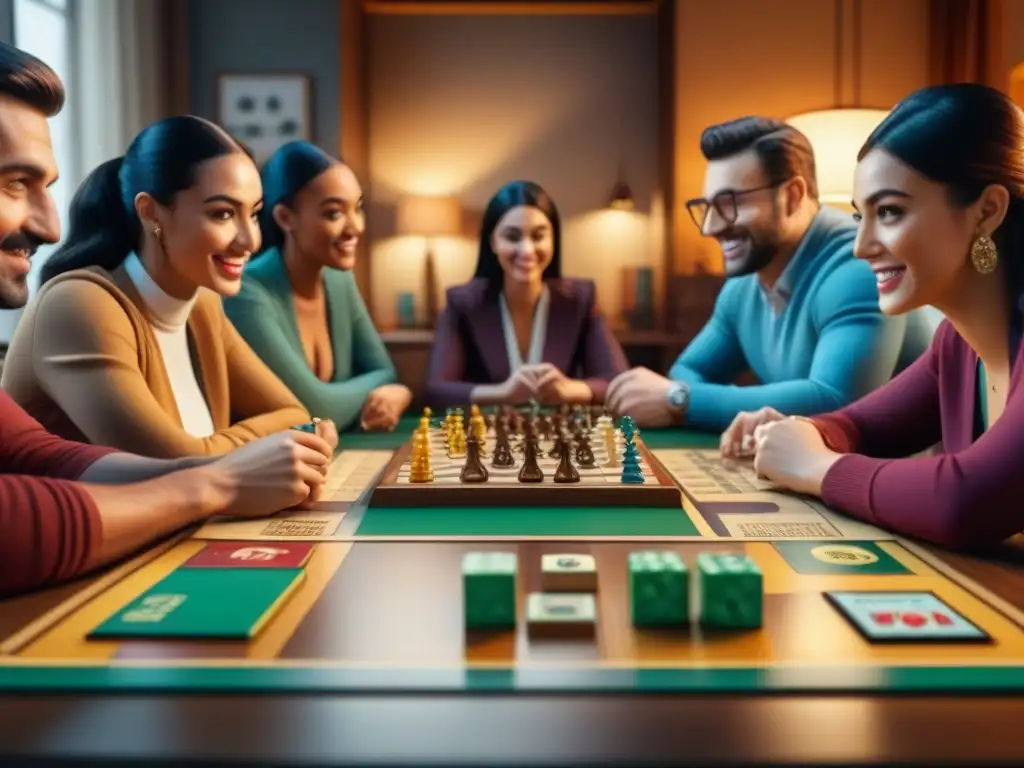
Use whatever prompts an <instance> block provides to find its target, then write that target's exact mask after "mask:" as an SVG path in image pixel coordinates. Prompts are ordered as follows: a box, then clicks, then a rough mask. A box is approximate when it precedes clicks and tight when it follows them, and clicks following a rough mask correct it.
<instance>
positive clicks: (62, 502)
mask: <svg viewBox="0 0 1024 768" xmlns="http://www.w3.org/2000/svg"><path fill="white" fill-rule="evenodd" d="M100 530H101V523H100V518H99V511H98V510H97V509H96V505H95V503H94V502H93V500H92V498H91V497H90V496H89V494H88V493H86V492H85V490H84V489H83V488H82V487H81V486H80V485H78V484H77V483H74V482H72V481H70V480H51V479H48V478H43V477H26V476H24V475H20V476H10V475H0V597H5V596H8V595H13V594H17V593H20V592H24V591H28V590H32V589H36V588H38V587H43V586H47V585H50V584H57V583H60V582H62V581H66V580H68V579H71V578H74V577H75V576H77V575H79V574H80V573H81V572H82V571H83V570H84V569H85V568H86V566H87V565H88V563H89V559H90V556H91V555H92V551H93V548H94V547H95V546H96V544H97V543H98V540H99V538H100Z"/></svg>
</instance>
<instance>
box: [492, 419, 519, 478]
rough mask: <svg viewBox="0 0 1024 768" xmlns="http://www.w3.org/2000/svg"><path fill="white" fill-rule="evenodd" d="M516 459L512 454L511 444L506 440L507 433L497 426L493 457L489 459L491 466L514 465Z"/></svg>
mask: <svg viewBox="0 0 1024 768" xmlns="http://www.w3.org/2000/svg"><path fill="white" fill-rule="evenodd" d="M515 465H516V460H515V458H513V456H512V445H511V444H510V443H509V441H508V433H507V432H506V431H505V430H504V429H502V428H500V427H499V428H498V432H497V435H496V439H495V443H494V457H493V458H492V459H491V466H494V467H503V468H504V467H514V466H515Z"/></svg>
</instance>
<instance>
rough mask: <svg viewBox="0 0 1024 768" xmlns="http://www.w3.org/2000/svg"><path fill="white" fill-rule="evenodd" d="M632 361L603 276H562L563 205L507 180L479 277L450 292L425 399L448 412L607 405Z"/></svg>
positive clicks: (484, 232) (484, 243) (483, 246)
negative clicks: (476, 407) (613, 327)
mask: <svg viewBox="0 0 1024 768" xmlns="http://www.w3.org/2000/svg"><path fill="white" fill-rule="evenodd" d="M627 367H628V363H627V362H626V356H625V354H623V351H622V347H621V346H620V345H619V342H618V341H617V340H616V339H615V337H614V336H613V335H612V334H611V332H610V331H609V330H608V327H607V325H606V324H605V321H604V318H602V316H601V314H600V312H599V311H598V309H597V299H596V296H595V289H594V284H593V282H591V281H589V280H572V279H569V278H563V277H562V276H561V228H560V222H559V217H558V209H557V208H556V207H555V204H554V202H552V200H551V198H550V197H549V196H548V194H547V193H546V192H545V191H544V190H543V189H541V188H540V187H539V186H538V185H536V184H534V183H533V182H529V181H515V182H512V183H510V184H506V185H505V186H504V187H502V188H501V189H500V190H498V193H497V194H496V195H495V196H494V197H493V198H491V201H490V203H488V205H487V210H486V211H485V212H484V220H483V226H482V227H481V231H480V256H479V258H478V260H477V265H476V274H475V275H474V278H473V280H471V281H470V282H469V283H466V284H465V285H460V286H457V287H455V288H451V289H449V290H448V292H447V306H446V307H445V309H444V311H443V312H442V313H441V316H440V317H439V318H438V322H437V329H436V331H435V335H434V346H433V348H432V349H431V352H430V366H429V371H428V375H427V385H426V390H425V393H424V394H425V400H426V401H427V403H429V404H430V405H432V406H435V407H438V408H448V407H454V406H459V405H466V404H469V403H476V404H480V405H488V404H510V405H514V404H519V403H525V402H528V401H530V400H531V399H536V400H537V401H539V402H544V403H571V404H576V403H601V402H603V401H604V394H605V390H606V389H607V387H608V382H609V381H611V379H613V378H614V377H615V376H616V375H617V374H619V373H622V372H623V371H625V370H626V368H627Z"/></svg>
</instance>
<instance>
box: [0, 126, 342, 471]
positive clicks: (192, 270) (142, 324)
mask: <svg viewBox="0 0 1024 768" xmlns="http://www.w3.org/2000/svg"><path fill="white" fill-rule="evenodd" d="M262 197H263V192H262V186H261V184H260V178H259V174H258V172H257V169H256V167H255V165H254V164H253V162H252V159H251V158H250V157H249V156H248V155H247V154H246V153H245V152H244V151H243V150H242V148H241V146H240V145H239V144H238V143H237V142H236V141H235V140H234V139H232V138H231V137H230V136H229V135H228V134H227V133H226V132H224V131H223V130H222V129H221V128H219V127H217V126H216V125H214V124H212V123H210V122H208V121H206V120H202V119H200V118H197V117H191V116H180V117H170V118H167V119H164V120H161V121H159V122H157V123H154V124H153V125H150V126H149V127H148V128H146V129H145V130H144V131H142V133H140V134H139V135H138V136H137V137H136V138H135V140H134V141H133V142H132V143H131V145H130V146H129V147H128V151H127V152H126V154H125V155H124V157H123V158H118V159H116V160H110V161H108V162H106V163H104V164H103V165H101V166H100V167H99V168H97V169H96V170H95V171H93V172H92V174H90V176H89V177H88V178H87V179H86V180H85V182H84V183H83V184H82V186H81V187H80V188H79V190H78V191H77V193H76V194H75V197H74V199H73V200H72V203H71V213H70V219H71V222H70V229H69V232H68V237H67V239H66V240H65V242H64V244H63V245H62V246H61V247H60V248H59V249H58V250H57V251H56V252H55V253H54V254H53V255H52V256H51V257H50V259H49V260H48V262H47V263H46V265H45V266H44V268H43V270H42V277H43V283H44V284H43V287H42V289H41V290H40V291H39V294H38V295H37V296H36V298H35V300H34V301H33V302H32V303H31V304H30V305H29V307H28V309H27V310H26V312H25V315H24V316H23V317H22V319H21V321H20V322H19V324H18V328H17V331H16V333H15V335H14V338H13V340H12V341H11V345H10V349H9V352H8V357H7V360H6V362H5V365H4V369H3V381H2V386H3V388H4V389H5V390H6V391H7V392H8V394H10V395H11V397H13V398H14V399H15V400H16V401H17V402H18V403H19V404H20V405H21V406H22V407H23V408H25V410H27V411H28V412H29V413H30V414H32V415H33V416H34V417H35V418H36V419H37V420H38V421H40V422H41V423H42V424H43V425H44V426H45V427H47V428H48V429H49V430H50V431H51V432H54V433H56V434H58V435H61V436H63V437H66V438H70V439H76V440H81V441H85V442H91V443H94V444H98V445H105V446H110V447H113V448H117V449H120V450H122V451H129V452H132V453H137V454H141V455H144V456H152V457H156V458H178V457H187V456H215V455H220V454H224V453H227V452H228V451H230V450H232V449H233V448H236V447H238V446H240V445H243V444H245V443H248V442H250V441H253V440H256V439H258V438H261V437H264V436H266V435H269V434H271V433H274V432H278V431H281V430H285V429H288V428H289V427H292V426H295V425H298V424H300V423H303V422H308V421H309V415H308V413H307V412H306V410H305V409H304V408H303V407H302V405H301V404H300V403H299V402H298V400H297V399H296V398H295V396H294V395H293V394H292V393H291V392H290V391H289V390H288V388H287V387H286V386H285V385H284V384H283V383H282V382H281V381H280V380H279V379H278V378H277V377H276V376H275V375H274V374H273V373H272V372H271V371H270V370H269V369H268V368H267V367H266V366H265V365H264V364H263V362H262V361H261V360H260V359H259V357H258V356H257V355H256V354H255V353H254V352H253V351H252V350H251V349H250V348H249V346H248V345H247V344H246V343H245V341H244V340H243V339H242V338H241V336H239V335H238V333H237V332H236V331H235V329H234V327H233V326H232V325H231V323H230V322H229V321H228V320H227V318H226V317H225V315H224V311H223V308H222V306H221V297H224V296H231V295H233V294H235V293H237V292H238V289H239V285H240V283H241V277H242V270H243V267H244V265H245V263H246V262H247V261H248V259H249V257H250V255H251V254H252V253H253V252H254V251H256V250H257V249H258V248H259V245H260V232H259V228H258V226H257V223H256V217H257V215H258V213H259V210H260V207H261V204H262ZM322 434H323V436H324V437H325V438H327V440H328V443H329V444H331V445H332V447H334V446H336V435H334V434H333V428H332V427H331V426H330V425H329V424H325V426H324V427H322Z"/></svg>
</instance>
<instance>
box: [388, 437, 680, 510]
mask: <svg viewBox="0 0 1024 768" xmlns="http://www.w3.org/2000/svg"><path fill="white" fill-rule="evenodd" d="M604 434H605V433H604V431H603V430H601V429H600V428H598V427H594V428H592V429H590V430H589V435H590V447H591V450H592V451H593V453H594V462H593V466H590V467H584V466H580V465H579V464H577V462H576V461H575V460H573V466H574V467H575V468H576V471H577V472H578V473H579V475H580V480H579V482H577V483H556V482H555V481H554V477H555V469H556V467H557V466H558V462H559V459H557V458H552V457H551V456H549V455H548V454H549V453H550V451H551V449H552V447H553V445H554V440H553V439H551V438H545V437H540V438H539V448H540V456H539V457H538V464H539V466H540V468H541V470H542V471H543V473H544V480H543V481H542V482H539V483H524V482H520V480H519V470H520V469H521V467H522V464H523V450H522V441H523V438H522V436H521V435H510V436H509V440H510V442H511V444H512V453H513V457H514V458H515V464H514V466H512V467H495V466H494V465H493V463H492V457H493V455H494V446H495V435H494V432H493V430H491V429H489V430H488V434H487V441H486V444H485V454H484V456H482V462H483V465H484V466H485V467H486V468H487V472H488V479H487V481H486V482H483V483H465V482H463V481H462V480H461V477H460V475H461V474H462V468H463V467H464V466H465V463H466V458H465V456H461V457H456V458H452V457H450V456H449V455H448V441H447V437H446V434H445V430H444V429H443V428H440V427H433V428H431V430H430V462H431V469H432V471H433V474H434V479H433V482H428V483H414V482H412V481H411V480H410V478H409V473H410V469H411V462H410V459H411V456H412V441H411V440H410V441H409V442H407V443H406V444H405V445H403V446H402V447H401V448H399V449H398V450H397V451H396V452H395V454H394V456H393V458H392V460H391V462H390V463H389V464H388V466H387V468H386V469H385V470H384V473H383V475H382V476H381V480H380V482H379V483H378V484H377V487H376V488H375V489H374V490H373V492H372V494H371V496H370V502H369V506H371V507H461V506H468V507H477V506H530V505H540V506H569V507H630V506H634V507H670V508H676V509H678V508H679V507H680V506H681V505H682V492H681V491H680V489H679V486H678V485H676V483H675V481H674V480H673V479H672V476H671V475H670V474H669V473H668V472H667V471H665V468H664V467H662V465H661V463H660V462H659V461H658V460H657V459H656V458H655V457H654V456H653V455H652V454H651V452H650V451H648V450H647V448H646V446H645V445H644V444H643V436H642V435H641V434H639V433H637V435H636V437H635V444H636V448H637V451H638V453H639V455H640V468H641V470H642V471H643V474H644V482H643V483H623V482H622V480H621V477H622V451H623V449H624V445H625V438H624V436H623V434H622V432H621V431H620V430H619V429H614V430H612V432H611V435H612V440H608V439H606V437H605V436H604Z"/></svg>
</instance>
